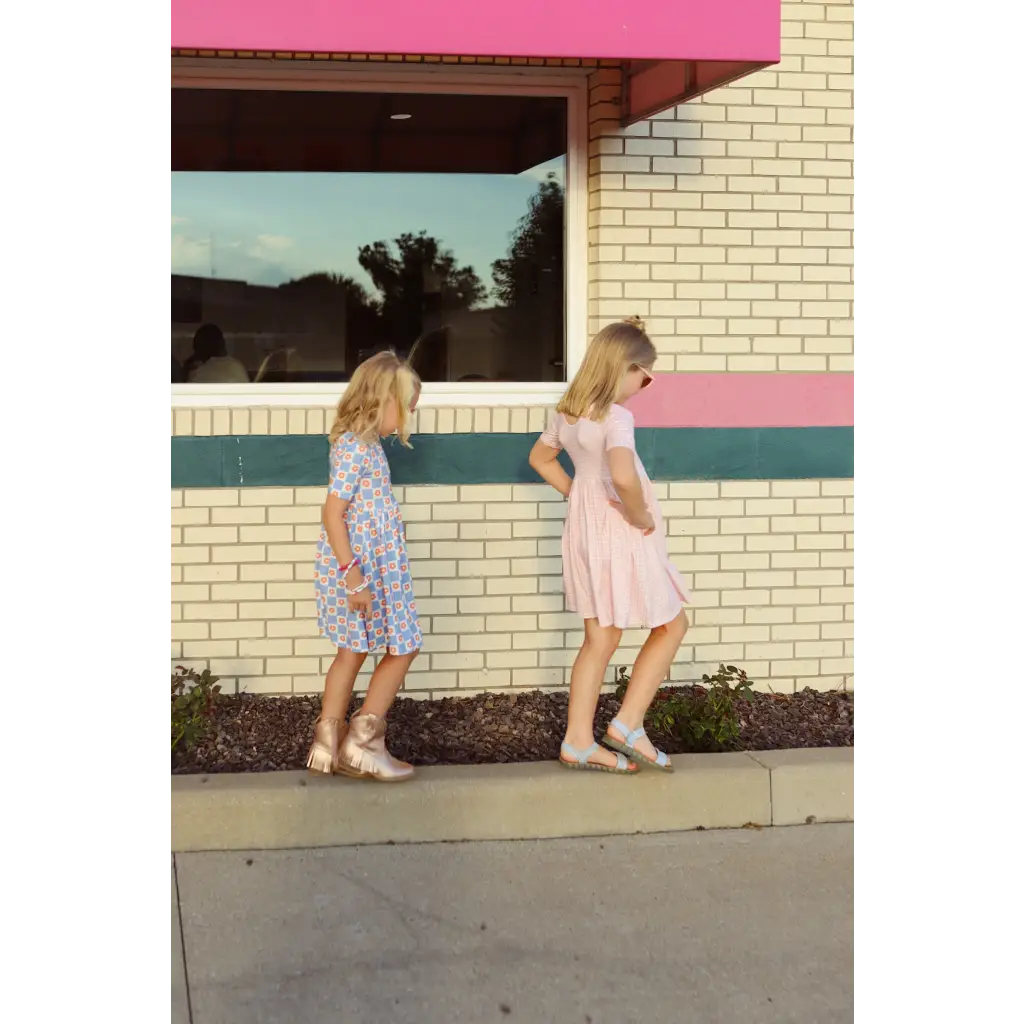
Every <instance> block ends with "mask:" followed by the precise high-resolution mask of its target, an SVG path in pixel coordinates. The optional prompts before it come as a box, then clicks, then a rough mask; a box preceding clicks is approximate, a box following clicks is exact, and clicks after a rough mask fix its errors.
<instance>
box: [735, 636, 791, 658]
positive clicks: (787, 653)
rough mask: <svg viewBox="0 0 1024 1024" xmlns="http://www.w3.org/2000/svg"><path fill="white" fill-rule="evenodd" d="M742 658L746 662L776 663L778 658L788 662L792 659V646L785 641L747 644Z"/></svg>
mask: <svg viewBox="0 0 1024 1024" xmlns="http://www.w3.org/2000/svg"><path fill="white" fill-rule="evenodd" d="M743 657H744V659H746V660H748V661H776V660H778V659H780V658H783V659H787V660H789V659H792V658H793V644H792V643H788V642H785V641H775V642H769V643H764V644H747V645H746V647H745V649H744V652H743Z"/></svg>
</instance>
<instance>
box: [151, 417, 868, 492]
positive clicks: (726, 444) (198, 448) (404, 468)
mask: <svg viewBox="0 0 1024 1024" xmlns="http://www.w3.org/2000/svg"><path fill="white" fill-rule="evenodd" d="M536 438H537V435H536V434H419V435H417V436H416V437H414V438H413V444H414V445H415V447H414V448H413V449H412V450H411V451H410V450H409V449H407V448H403V447H402V446H401V445H399V444H394V443H388V445H387V446H386V447H387V452H388V459H389V460H390V462H391V476H392V479H393V481H394V482H395V484H401V485H405V484H489V483H537V482H538V477H537V475H536V474H535V473H534V472H533V470H531V469H530V466H529V464H528V463H527V461H526V460H527V457H528V456H529V454H530V448H531V447H532V445H533V443H534V441H535V440H536ZM636 442H637V451H638V452H639V454H640V457H641V459H643V462H644V465H645V466H646V467H647V472H648V473H649V474H650V475H651V477H652V478H653V479H655V480H815V479H821V478H835V479H846V478H849V477H852V476H853V427H763V428H761V427H759V428H743V427H735V428H734V427H678V428H677V427H653V428H639V429H638V430H637V432H636ZM327 453H328V445H327V438H326V437H323V436H321V435H312V434H293V435H275V436H264V435H250V436H238V437H234V436H227V437H174V438H171V486H172V487H175V488H178V487H277V486H280V487H306V486H315V485H320V484H324V483H326V482H327ZM562 458H563V462H564V463H565V465H566V468H567V469H568V468H570V467H569V463H568V459H567V458H566V457H565V456H564V454H563V456H562Z"/></svg>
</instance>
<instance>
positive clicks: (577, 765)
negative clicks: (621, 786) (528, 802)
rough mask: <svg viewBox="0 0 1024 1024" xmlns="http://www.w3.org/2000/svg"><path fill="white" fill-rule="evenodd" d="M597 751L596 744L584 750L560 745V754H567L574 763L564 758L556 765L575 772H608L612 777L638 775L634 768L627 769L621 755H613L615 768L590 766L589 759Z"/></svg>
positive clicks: (626, 763)
mask: <svg viewBox="0 0 1024 1024" xmlns="http://www.w3.org/2000/svg"><path fill="white" fill-rule="evenodd" d="M596 750H597V744H596V743H591V744H590V746H589V747H587V749H586V750H577V749H576V748H575V747H573V746H571V745H570V744H568V743H563V744H562V753H563V754H568V755H569V756H570V757H574V758H576V760H575V761H566V760H565V758H564V757H559V759H558V763H559V764H560V765H561V766H562V767H563V768H572V769H575V770H582V771H587V772H610V773H611V774H612V775H637V774H639V773H638V772H637V770H636V769H635V768H630V767H629V761H628V760H627V759H626V758H625V757H623V756H622V754H616V755H615V767H614V768H613V767H612V766H611V765H609V764H591V763H590V759H591V758H592V757H593V756H594V752H595V751H596Z"/></svg>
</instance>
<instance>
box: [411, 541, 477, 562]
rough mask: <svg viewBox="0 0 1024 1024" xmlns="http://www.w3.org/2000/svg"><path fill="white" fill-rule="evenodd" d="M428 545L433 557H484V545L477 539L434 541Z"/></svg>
mask: <svg viewBox="0 0 1024 1024" xmlns="http://www.w3.org/2000/svg"><path fill="white" fill-rule="evenodd" d="M430 547H431V554H432V555H433V557H434V558H453V559H457V558H466V559H468V558H483V557H484V545H483V544H482V543H481V542H479V541H477V542H473V541H466V540H457V541H434V543H433V544H431V545H430ZM410 557H411V556H410Z"/></svg>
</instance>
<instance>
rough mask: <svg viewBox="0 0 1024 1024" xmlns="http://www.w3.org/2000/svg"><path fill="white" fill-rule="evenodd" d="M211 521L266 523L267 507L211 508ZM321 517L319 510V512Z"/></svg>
mask: <svg viewBox="0 0 1024 1024" xmlns="http://www.w3.org/2000/svg"><path fill="white" fill-rule="evenodd" d="M210 511H211V522H213V523H214V524H215V525H217V526H235V525H242V524H243V523H244V524H253V523H264V522H266V520H267V509H266V507H264V506H255V507H252V508H245V507H242V506H238V507H234V506H231V507H228V508H215V509H211V510H210ZM317 518H319V512H317Z"/></svg>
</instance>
